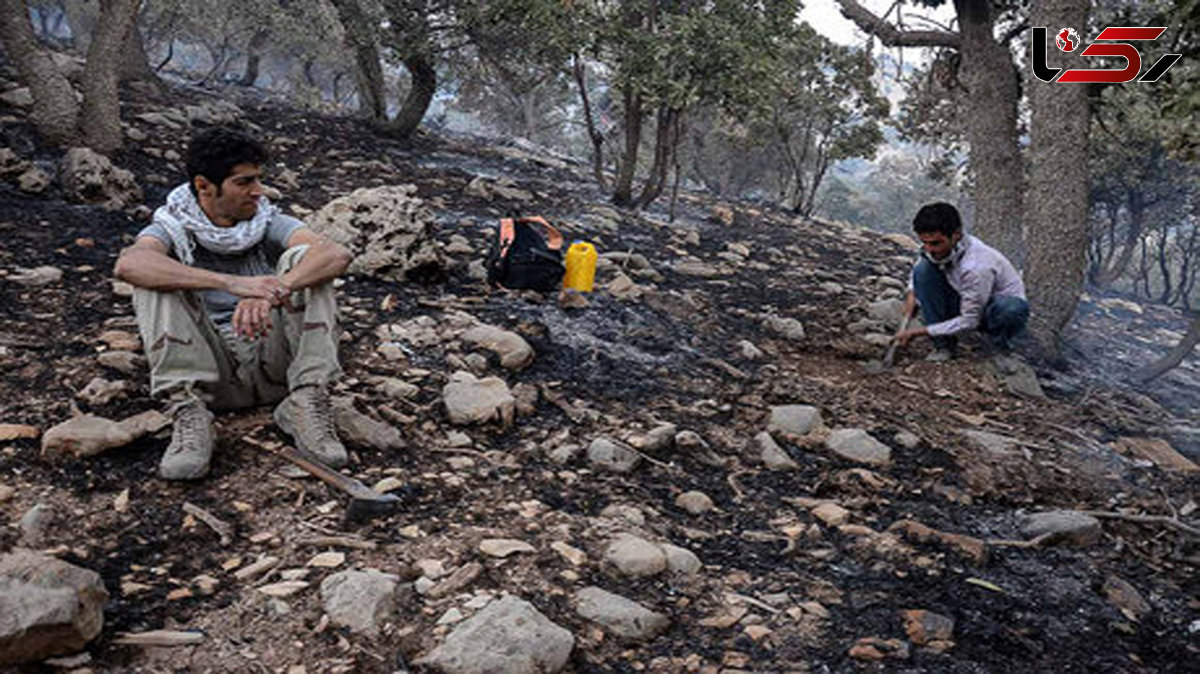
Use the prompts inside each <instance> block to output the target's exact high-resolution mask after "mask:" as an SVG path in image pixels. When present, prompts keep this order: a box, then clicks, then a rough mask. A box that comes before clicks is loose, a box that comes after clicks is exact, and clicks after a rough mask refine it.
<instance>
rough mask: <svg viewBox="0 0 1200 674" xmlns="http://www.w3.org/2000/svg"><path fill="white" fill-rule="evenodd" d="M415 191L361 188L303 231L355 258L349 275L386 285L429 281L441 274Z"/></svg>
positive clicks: (426, 213) (428, 221)
mask: <svg viewBox="0 0 1200 674" xmlns="http://www.w3.org/2000/svg"><path fill="white" fill-rule="evenodd" d="M416 193H417V188H416V186H415V185H390V186H384V187H373V188H362V189H358V190H355V191H354V192H352V193H351V194H349V195H348V196H344V197H340V198H338V199H334V200H333V201H331V202H329V203H328V204H326V205H325V206H323V207H322V208H321V209H320V210H319V211H317V212H316V213H314V214H313V215H312V216H311V217H310V218H309V219H308V225H309V226H310V227H312V228H313V229H314V230H316V231H317V232H319V233H321V234H324V235H325V236H328V237H329V238H331V239H333V240H334V241H336V242H338V243H340V244H342V245H344V246H346V247H347V248H349V249H350V250H351V251H353V252H354V253H355V256H354V261H353V262H351V264H350V268H349V272H350V273H351V274H366V275H368V276H375V277H379V278H383V279H385V280H393V281H403V280H406V279H414V278H416V279H420V278H432V277H436V276H438V275H440V274H441V273H442V271H443V270H444V268H445V260H444V259H443V258H442V254H441V249H440V248H439V247H438V246H437V242H436V241H435V240H434V238H433V225H434V218H433V214H432V212H430V210H429V208H428V207H427V206H426V205H425V202H424V201H423V200H421V199H420V198H418V197H417V196H416Z"/></svg>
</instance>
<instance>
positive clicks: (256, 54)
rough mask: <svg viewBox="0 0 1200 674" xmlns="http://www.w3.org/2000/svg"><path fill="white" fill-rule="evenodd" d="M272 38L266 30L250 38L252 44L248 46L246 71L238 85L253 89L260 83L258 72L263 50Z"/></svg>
mask: <svg viewBox="0 0 1200 674" xmlns="http://www.w3.org/2000/svg"><path fill="white" fill-rule="evenodd" d="M270 37H271V33H270V32H269V31H266V30H260V31H258V32H256V33H255V34H254V35H252V36H250V42H249V44H247V45H246V70H245V71H244V72H243V73H242V79H240V80H238V84H240V85H242V86H243V87H252V86H254V83H255V82H257V81H258V70H259V66H260V65H261V64H262V50H263V47H266V46H267V40H268V39H269V38H270Z"/></svg>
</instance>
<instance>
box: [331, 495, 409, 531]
mask: <svg viewBox="0 0 1200 674" xmlns="http://www.w3.org/2000/svg"><path fill="white" fill-rule="evenodd" d="M399 509H400V499H399V498H397V497H396V496H395V495H394V494H379V495H376V496H366V495H363V496H354V497H351V499H350V503H349V504H347V505H346V513H345V515H344V516H343V521H344V522H346V523H349V524H361V523H363V522H369V521H371V520H373V519H376V518H378V517H387V516H388V515H391V514H392V513H394V512H396V511H397V510H399Z"/></svg>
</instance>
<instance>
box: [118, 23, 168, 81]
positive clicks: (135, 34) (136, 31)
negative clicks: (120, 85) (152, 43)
mask: <svg viewBox="0 0 1200 674" xmlns="http://www.w3.org/2000/svg"><path fill="white" fill-rule="evenodd" d="M121 81H122V82H149V83H150V84H153V85H155V86H156V87H160V88H161V87H162V80H160V79H158V74H157V73H155V72H154V68H153V67H152V66H151V65H150V57H149V56H148V55H147V54H146V41H145V39H144V38H143V37H142V29H141V28H139V27H138V24H137V18H136V16H135V17H134V20H133V26H132V27H131V28H130V29H129V37H128V38H127V39H126V40H125V48H124V49H123V50H122V54H121Z"/></svg>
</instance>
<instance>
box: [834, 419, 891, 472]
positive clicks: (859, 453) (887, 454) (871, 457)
mask: <svg viewBox="0 0 1200 674" xmlns="http://www.w3.org/2000/svg"><path fill="white" fill-rule="evenodd" d="M825 446H826V447H828V448H829V450H830V451H832V452H833V453H835V454H837V455H838V456H840V457H842V458H843V459H847V460H849V461H855V462H857V463H865V464H867V465H871V466H881V465H884V464H886V463H888V462H889V461H891V460H892V450H891V449H890V448H889V447H888V446H887V445H885V444H883V443H882V442H880V441H878V440H876V439H875V438H873V437H871V435H870V434H869V433H867V432H866V431H864V430H863V429H861V428H839V429H837V430H836V431H833V432H832V433H830V434H829V438H828V439H826V440H825Z"/></svg>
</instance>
